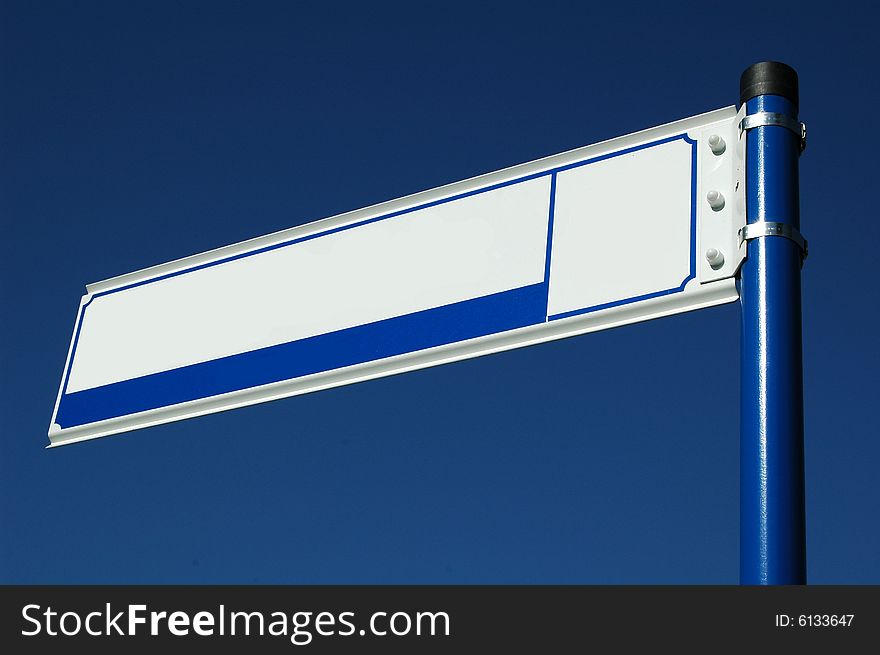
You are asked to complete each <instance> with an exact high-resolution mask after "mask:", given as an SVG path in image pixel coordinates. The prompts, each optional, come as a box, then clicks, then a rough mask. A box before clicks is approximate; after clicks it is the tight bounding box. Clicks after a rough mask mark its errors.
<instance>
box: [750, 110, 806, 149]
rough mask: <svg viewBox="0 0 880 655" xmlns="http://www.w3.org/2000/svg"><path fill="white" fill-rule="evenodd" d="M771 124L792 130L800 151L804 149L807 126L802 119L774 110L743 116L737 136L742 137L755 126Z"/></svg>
mask: <svg viewBox="0 0 880 655" xmlns="http://www.w3.org/2000/svg"><path fill="white" fill-rule="evenodd" d="M773 125H778V126H779V127H784V128H786V129H788V130H791V131H792V132H794V133H795V134H796V135H797V137H798V138H799V139H800V144H801V152H803V151H804V150H806V148H807V126H806V125H805V124H804V123H803V122H802V121H798V120H795V119H794V118H792V117H791V116H789V115H788V114H780V113H778V112H774V111H760V112H758V113H757V114H749V115H748V116H745V117H744V118H743V119H742V120H741V121H740V123H739V136H740V138H742V135H743V132H747V131H748V130H753V129H755V128H756V127H767V126H773Z"/></svg>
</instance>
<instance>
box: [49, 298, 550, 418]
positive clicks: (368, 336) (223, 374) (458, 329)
mask: <svg viewBox="0 0 880 655" xmlns="http://www.w3.org/2000/svg"><path fill="white" fill-rule="evenodd" d="M547 288H548V287H547V284H546V283H541V284H534V285H530V286H526V287H521V288H519V289H512V290H510V291H503V292H501V293H496V294H492V295H490V296H484V297H482V298H475V299H472V300H465V301H462V302H458V303H453V304H451V305H446V306H444V307H436V308H434V309H426V310H424V311H421V312H415V313H413V314H407V315H406V316H399V317H396V318H389V319H386V320H384V321H377V322H375V323H369V324H367V325H360V326H357V327H352V328H348V329H345V330H338V331H336V332H330V333H328V334H321V335H317V336H314V337H309V338H307V339H300V340H299V341H291V342H289V343H283V344H279V345H277V346H269V347H268V348H261V349H259V350H252V351H250V352H246V353H240V354H237V355H230V356H229V357H222V358H220V359H214V360H211V361H208V362H202V363H199V364H192V365H190V366H184V367H181V368H177V369H173V370H170V371H163V372H161V373H154V374H152V375H145V376H143V377H139V378H134V379H132V380H124V381H122V382H115V383H113V384H108V385H104V386H101V387H95V388H94V389H86V390H84V391H77V392H74V393H70V394H65V395H64V396H62V398H61V404H60V406H59V407H58V417H57V422H58V424H59V425H61V426H62V427H65V428H69V427H74V426H77V425H84V424H86V423H94V422H95V421H102V420H105V419H109V418H115V417H118V416H128V415H130V414H135V413H137V412H143V411H147V410H150V409H156V408H158V407H167V406H169V405H176V404H178V403H184V402H188V401H191V400H197V399H200V398H207V397H210V396H216V395H219V394H223V393H229V392H231V391H239V390H241V389H249V388H251V387H257V386H260V385H263V384H271V383H273V382H280V381H282V380H290V379H293V378H298V377H302V376H304V375H310V374H312V373H320V372H323V371H330V370H333V369H338V368H342V367H345V366H352V365H354V364H362V363H364V362H372V361H376V360H379V359H384V358H386V357H393V356H395V355H401V354H404V353H409V352H414V351H417V350H424V349H426V348H433V347H435V346H442V345H445V344H448V343H455V342H457V341H464V340H465V339H473V338H475V337H482V336H486V335H488V334H495V333H497V332H504V331H506V330H513V329H516V328H520V327H525V326H528V325H534V324H536V323H543V322H544V320H545V319H546V313H545V309H546V306H547Z"/></svg>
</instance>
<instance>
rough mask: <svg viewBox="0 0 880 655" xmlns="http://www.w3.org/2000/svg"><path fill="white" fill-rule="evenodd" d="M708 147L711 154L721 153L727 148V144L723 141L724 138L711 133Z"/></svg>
mask: <svg viewBox="0 0 880 655" xmlns="http://www.w3.org/2000/svg"><path fill="white" fill-rule="evenodd" d="M709 149H710V150H711V151H712V153H713V154H716V155H723V154H724V151H725V150H727V144H726V143H724V139H722V138H721V137H720V136H718V135H717V134H713V135H712V136H710V137H709Z"/></svg>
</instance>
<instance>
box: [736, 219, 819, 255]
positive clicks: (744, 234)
mask: <svg viewBox="0 0 880 655" xmlns="http://www.w3.org/2000/svg"><path fill="white" fill-rule="evenodd" d="M737 234H738V235H739V245H742V244H743V243H745V242H746V241H751V240H752V239H759V238H760V237H785V238H786V239H790V240H791V241H794V242H795V243H796V244H797V245H798V247H799V248H800V249H801V257H802V258H803V259H806V258H807V240H806V239H804V237H803V235H802V234H801V233H800V232H799V231H798V229H797V228H796V227H792V226H791V225H789V224H788V223H776V222H773V221H759V222H757V223H749V224H748V225H744V226H743V227H741V228H740V229H739V232H737Z"/></svg>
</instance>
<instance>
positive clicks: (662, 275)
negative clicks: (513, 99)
mask: <svg viewBox="0 0 880 655" xmlns="http://www.w3.org/2000/svg"><path fill="white" fill-rule="evenodd" d="M792 80H794V81H793V82H792ZM792 84H794V87H793V88H794V91H793V95H792V90H791V89H792ZM743 89H744V90H743V98H742V103H743V106H742V108H741V109H740V110H739V111H737V110H736V108H734V107H728V108H725V109H720V110H717V111H713V112H709V113H707V114H702V115H699V116H695V117H693V118H688V119H685V120H681V121H677V122H675V123H670V124H668V125H664V126H661V127H656V128H653V129H649V130H645V131H643V132H638V133H635V134H631V135H628V136H623V137H619V138H616V139H612V140H610V141H605V142H602V143H599V144H596V145H591V146H586V147H583V148H579V149H576V150H572V151H570V152H566V153H562V154H559V155H554V156H552V157H547V158H546V159H541V160H538V161H534V162H530V163H527V164H522V165H519V166H514V167H512V168H508V169H505V170H502V171H498V172H495V173H490V174H487V175H483V176H480V177H477V178H473V179H470V180H466V181H463V182H459V183H456V184H451V185H448V186H445V187H440V188H438V189H434V190H431V191H425V192H423V193H418V194H415V195H412V196H408V197H405V198H401V199H398V200H393V201H390V202H386V203H383V204H380V205H376V206H373V207H368V208H366V209H361V210H358V211H353V212H350V213H347V214H342V215H339V216H334V217H332V218H327V219H324V220H321V221H317V222H314V223H310V224H307V225H303V226H300V227H295V228H292V229H289V230H285V231H283V232H278V233H276V234H271V235H268V236H265V237H261V238H258V239H253V240H251V241H246V242H243V243H239V244H236V245H232V246H228V247H225V248H220V249H218V250H214V251H211V252H207V253H203V254H200V255H194V256H191V257H187V258H184V259H180V260H177V261H174V262H171V263H168V264H164V265H161V266H156V267H154V268H150V269H146V270H143V271H138V272H135V273H130V274H127V275H123V276H120V277H117V278H113V279H110V280H106V281H104V282H98V283H95V284H91V285H88V286H87V287H86V294H85V296H83V298H82V301H81V302H80V307H79V312H78V314H77V318H76V322H75V326H74V331H73V336H72V339H71V343H70V349H69V352H68V357H67V362H66V365H65V367H64V373H63V376H62V380H61V386H60V389H59V391H58V397H57V401H56V403H55V409H54V412H53V415H52V421H51V425H50V428H49V439H50V442H51V445H52V446H59V445H62V444H68V443H72V442H76V441H83V440H86V439H92V438H96V437H102V436H107V435H112V434H117V433H120V432H125V431H128V430H133V429H137V428H142V427H147V426H151V425H156V424H160V423H167V422H169V421H176V420H180V419H184V418H190V417H194V416H199V415H202V414H207V413H211V412H218V411H222V410H226V409H232V408H235V407H242V406H245V405H251V404H254V403H259V402H265V401H269V400H275V399H278V398H285V397H288V396H294V395H297V394H302V393H307V392H310V391H316V390H319V389H326V388H329V387H334V386H339V385H342V384H349V383H353V382H359V381H362V380H368V379H371V378H377V377H382V376H387V375H393V374H396V373H403V372H405V371H410V370H414V369H418V368H423V367H427V366H433V365H436V364H442V363H446V362H452V361H456V360H461V359H466V358H470V357H477V356H480V355H486V354H490V353H494V352H498V351H502V350H507V349H511V348H517V347H521V346H527V345H530V344H535V343H541V342H543V341H548V340H552V339H560V338H564V337H569V336H574V335H578V334H584V333H586V332H592V331H595V330H601V329H605V328H610V327H615V326H618V325H624V324H627V323H633V322H637V321H644V320H649V319H653V318H658V317H661V316H667V315H670V314H675V313H679V312H685V311H690V310H694V309H699V308H702V307H709V306H712V305H717V304H720V303H725V302H732V301H734V300H736V299H737V298H738V297H740V287H739V286H738V283H737V278H738V277H739V278H741V280H740V284H741V297H742V306H743V360H742V361H743V365H742V383H743V393H742V403H743V404H742V429H743V439H742V458H743V463H742V476H743V488H742V507H743V509H742V521H743V525H742V551H743V552H742V579H743V581H744V582H758V583H776V582H799V581H803V548H802V544H803V464H802V418H801V414H802V400H801V389H800V384H801V382H800V313H799V310H800V305H799V301H800V288H799V266H800V262H801V250H799V249H798V247H797V245H798V238H799V233H797V153H798V152H799V148H800V144H801V139H800V135H799V130H800V124H799V123H798V122H797V118H796V116H797V78H796V75H795V73H794V71H792V70H791V69H789V68H788V67H784V66H783V65H781V64H780V65H776V64H773V65H770V64H759V65H756V66H755V67H752V68H750V69H749V70H748V71H746V73H745V74H744V76H743ZM792 130H794V131H795V132H798V134H794V133H793V132H792ZM747 217H748V223H749V224H748V225H746V218H747ZM780 236H782V237H788V238H778V237H780ZM770 237H775V238H770ZM747 252H748V255H749V258H748V259H746V255H747ZM744 261H745V265H743V262H744ZM741 267H742V272H741V274H740V269H741ZM798 545H800V546H799V547H800V550H798ZM796 553H799V555H797V554H796ZM790 556H791V557H790ZM782 560H785V561H784V562H783V561H782Z"/></svg>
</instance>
